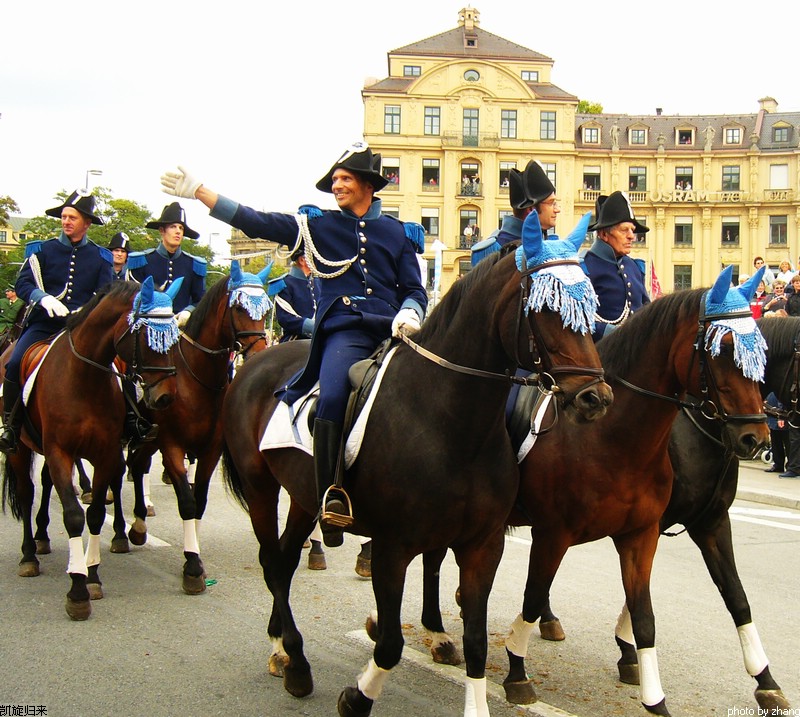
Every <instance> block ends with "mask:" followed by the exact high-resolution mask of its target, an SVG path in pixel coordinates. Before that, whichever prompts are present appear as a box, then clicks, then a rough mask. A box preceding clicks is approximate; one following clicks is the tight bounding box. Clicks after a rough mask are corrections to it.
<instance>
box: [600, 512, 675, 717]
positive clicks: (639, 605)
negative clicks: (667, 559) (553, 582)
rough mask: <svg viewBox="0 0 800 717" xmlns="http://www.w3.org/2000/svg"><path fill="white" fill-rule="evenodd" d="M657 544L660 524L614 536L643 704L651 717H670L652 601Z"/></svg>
mask: <svg viewBox="0 0 800 717" xmlns="http://www.w3.org/2000/svg"><path fill="white" fill-rule="evenodd" d="M657 544H658V524H657V523H655V524H653V526H651V527H649V528H646V529H644V530H642V531H639V532H636V533H630V534H626V535H623V536H616V537H614V545H615V546H616V549H617V553H618V554H619V561H620V567H621V570H622V584H623V586H624V588H625V601H626V604H627V606H628V609H629V610H630V613H631V623H632V626H633V638H634V642H635V644H636V654H637V658H638V662H639V677H640V685H639V693H640V696H641V701H642V705H643V706H644V708H645V709H646V710H647V711H648V712H651V713H652V714H657V715H663V716H664V717H667V716H668V715H669V710H668V709H667V704H666V696H665V695H664V690H663V689H662V687H661V677H660V675H659V671H658V657H657V655H656V647H655V641H656V624H655V616H654V614H653V605H652V602H651V599H650V572H651V570H652V567H653V557H654V556H655V552H656V546H657Z"/></svg>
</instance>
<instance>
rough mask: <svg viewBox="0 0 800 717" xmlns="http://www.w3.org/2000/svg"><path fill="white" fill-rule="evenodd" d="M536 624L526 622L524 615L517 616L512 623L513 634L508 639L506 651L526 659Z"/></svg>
mask: <svg viewBox="0 0 800 717" xmlns="http://www.w3.org/2000/svg"><path fill="white" fill-rule="evenodd" d="M534 625H536V623H535V622H525V620H523V619H522V613H520V614H519V615H517V617H516V618H515V619H514V622H512V623H511V632H510V633H509V634H508V637H507V638H506V649H507V650H508V651H509V652H510V653H511V654H512V655H516V656H517V657H522V658H525V657H527V656H528V643H529V642H530V639H531V633H532V632H533V628H534Z"/></svg>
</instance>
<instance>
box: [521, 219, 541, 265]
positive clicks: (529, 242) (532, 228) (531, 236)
mask: <svg viewBox="0 0 800 717" xmlns="http://www.w3.org/2000/svg"><path fill="white" fill-rule="evenodd" d="M543 241H544V239H543V236H542V225H541V224H540V223H539V215H538V213H537V212H535V211H533V212H531V213H530V214H528V216H527V217H525V222H524V223H523V224H522V249H523V251H524V252H525V257H526V258H528V259H530V258H531V257H535V256H539V254H540V253H541V251H542V242H543Z"/></svg>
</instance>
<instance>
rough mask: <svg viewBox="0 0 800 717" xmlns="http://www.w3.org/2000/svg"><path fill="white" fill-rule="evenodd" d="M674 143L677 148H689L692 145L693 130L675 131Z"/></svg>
mask: <svg viewBox="0 0 800 717" xmlns="http://www.w3.org/2000/svg"><path fill="white" fill-rule="evenodd" d="M675 142H676V143H677V144H678V145H679V146H683V147H691V146H692V145H693V144H694V130H693V129H679V130H676V135H675Z"/></svg>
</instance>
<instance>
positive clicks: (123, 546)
mask: <svg viewBox="0 0 800 717" xmlns="http://www.w3.org/2000/svg"><path fill="white" fill-rule="evenodd" d="M117 474H118V478H115V479H112V486H111V492H112V493H113V497H114V537H113V538H111V548H110V552H112V553H130V552H131V546H130V543H129V542H128V536H127V534H126V532H125V531H126V529H127V527H128V525H127V523H126V522H125V513H124V512H123V510H122V478H123V476H124V475H125V459H124V458H123V456H122V453H120V456H119V465H118V467H117V468H116V471H115V474H114V475H117ZM145 537H146V536H145Z"/></svg>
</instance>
